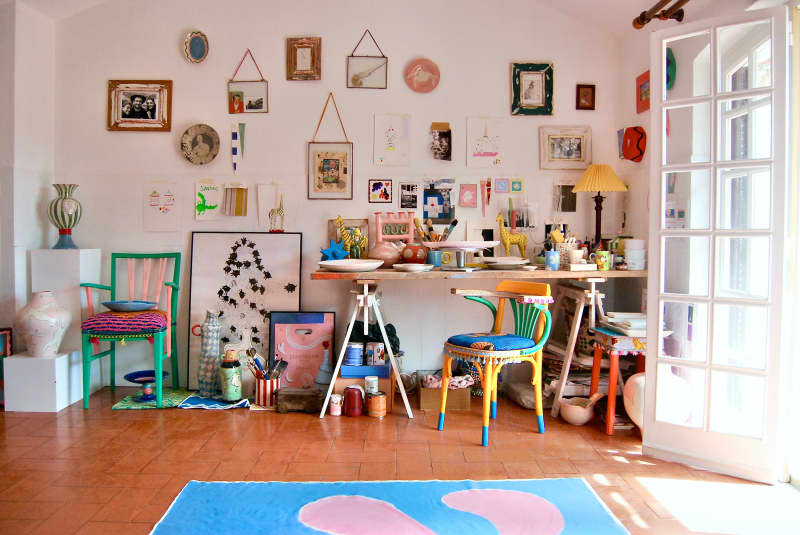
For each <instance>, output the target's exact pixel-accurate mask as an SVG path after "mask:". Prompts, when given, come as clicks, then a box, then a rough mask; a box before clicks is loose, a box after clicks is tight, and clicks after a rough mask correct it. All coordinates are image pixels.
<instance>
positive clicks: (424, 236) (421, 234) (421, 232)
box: [414, 217, 431, 241]
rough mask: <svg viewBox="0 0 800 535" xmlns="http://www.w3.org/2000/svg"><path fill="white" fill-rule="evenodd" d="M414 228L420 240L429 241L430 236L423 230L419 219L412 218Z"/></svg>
mask: <svg viewBox="0 0 800 535" xmlns="http://www.w3.org/2000/svg"><path fill="white" fill-rule="evenodd" d="M414 226H415V227H416V228H417V233H418V234H419V237H420V238H422V239H423V240H424V241H431V238H430V236H428V235H427V234H426V233H425V230H424V229H423V228H422V223H420V221H419V218H418V217H415V218H414Z"/></svg>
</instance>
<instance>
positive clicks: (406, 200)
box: [400, 183, 419, 210]
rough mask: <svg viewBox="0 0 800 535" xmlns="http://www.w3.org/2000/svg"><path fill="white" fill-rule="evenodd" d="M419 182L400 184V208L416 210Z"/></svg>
mask: <svg viewBox="0 0 800 535" xmlns="http://www.w3.org/2000/svg"><path fill="white" fill-rule="evenodd" d="M418 198H419V184H410V183H406V184H403V183H401V184H400V208H408V209H411V210H416V209H417V208H418V207H419V206H418V204H419V201H418V200H417V199H418Z"/></svg>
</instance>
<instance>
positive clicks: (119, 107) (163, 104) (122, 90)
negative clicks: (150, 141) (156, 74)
mask: <svg viewBox="0 0 800 535" xmlns="http://www.w3.org/2000/svg"><path fill="white" fill-rule="evenodd" d="M106 128H107V129H108V130H115V131H138V132H169V131H170V130H171V128H172V80H109V81H108V110H107V116H106Z"/></svg>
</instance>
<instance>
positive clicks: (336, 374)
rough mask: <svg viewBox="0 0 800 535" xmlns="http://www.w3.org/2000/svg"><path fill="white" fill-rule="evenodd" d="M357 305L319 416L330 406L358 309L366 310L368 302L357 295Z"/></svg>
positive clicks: (354, 307) (322, 416) (323, 414)
mask: <svg viewBox="0 0 800 535" xmlns="http://www.w3.org/2000/svg"><path fill="white" fill-rule="evenodd" d="M354 305H355V306H353V315H352V316H351V317H350V325H349V326H348V327H347V334H346V335H345V336H344V342H342V350H341V351H339V359H338V360H337V361H336V367H335V368H334V369H333V376H332V378H331V384H330V385H329V386H328V393H327V394H325V401H324V402H323V403H322V410H321V411H319V417H320V418H324V417H325V410H326V409H327V408H328V401H330V399H331V394H332V393H333V387H334V385H335V383H336V378H337V377H339V368H341V367H342V360H344V354H345V351H347V343H348V342H349V341H350V335H351V334H352V333H353V325H355V323H356V318H357V317H358V310H359V308H361V307H362V306H363V307H364V309H365V310H366V308H367V307H366V304H365V303H364V302H363V301H362V297H361V296H360V295H358V296H356V298H355V304H354Z"/></svg>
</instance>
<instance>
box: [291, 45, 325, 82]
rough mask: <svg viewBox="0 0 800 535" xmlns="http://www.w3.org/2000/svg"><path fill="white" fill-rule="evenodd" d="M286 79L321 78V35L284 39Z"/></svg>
mask: <svg viewBox="0 0 800 535" xmlns="http://www.w3.org/2000/svg"><path fill="white" fill-rule="evenodd" d="M286 79H287V80H321V79H322V37H288V38H287V39H286Z"/></svg>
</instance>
